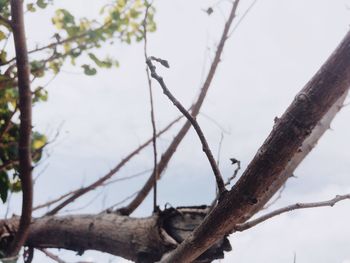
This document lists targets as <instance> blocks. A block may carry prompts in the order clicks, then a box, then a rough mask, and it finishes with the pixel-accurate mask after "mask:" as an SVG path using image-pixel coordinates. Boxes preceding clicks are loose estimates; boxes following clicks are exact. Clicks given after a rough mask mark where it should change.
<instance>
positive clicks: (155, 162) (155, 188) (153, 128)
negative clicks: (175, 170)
mask: <svg viewBox="0 0 350 263" xmlns="http://www.w3.org/2000/svg"><path fill="white" fill-rule="evenodd" d="M145 5H146V11H145V17H144V19H143V22H142V26H143V39H144V46H143V53H144V57H145V61H147V58H148V54H147V17H148V10H149V8H150V7H151V5H152V4H150V3H148V1H145ZM146 75H147V83H148V91H149V102H150V106H151V124H152V132H153V138H152V144H153V174H154V175H155V176H154V183H153V211H154V212H155V211H156V210H157V180H158V165H157V163H158V157H157V155H158V153H157V137H156V134H157V127H156V121H155V114H154V103H153V90H152V79H151V76H150V73H149V70H148V67H147V65H146Z"/></svg>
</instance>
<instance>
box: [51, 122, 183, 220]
mask: <svg viewBox="0 0 350 263" xmlns="http://www.w3.org/2000/svg"><path fill="white" fill-rule="evenodd" d="M181 118H182V116H180V117H178V118H176V119H175V120H173V121H172V122H171V123H169V124H168V125H167V126H166V127H165V128H164V129H162V130H161V131H160V132H158V134H157V137H158V136H160V135H162V134H163V133H164V132H166V131H167V130H169V129H170V128H171V127H172V126H173V125H174V124H175V123H177V122H178V121H179V120H180V119H181ZM152 140H153V137H152V138H151V139H149V140H147V141H146V142H145V143H143V144H142V145H141V146H139V147H138V148H137V149H135V150H134V151H132V152H131V153H129V155H127V156H126V157H125V158H124V159H122V160H121V161H120V163H119V164H118V165H117V166H115V167H114V168H113V169H112V170H111V171H110V172H108V173H107V174H106V175H105V176H103V177H101V178H100V179H98V180H96V181H95V182H93V183H92V184H90V185H88V186H86V187H83V188H80V189H77V190H76V191H73V192H74V193H73V194H72V196H71V197H69V198H68V199H66V200H64V201H63V202H62V203H60V204H59V205H57V206H56V207H55V208H54V209H52V210H51V211H49V212H48V213H47V215H54V214H56V213H57V212H58V211H60V210H61V209H62V208H64V207H65V206H67V205H68V204H70V203H72V202H74V201H75V200H76V199H77V198H79V197H81V196H82V195H84V194H86V193H88V192H90V191H91V190H94V189H96V188H97V187H99V186H101V185H102V184H103V183H104V182H106V181H107V180H108V179H110V178H111V177H112V176H113V175H114V174H115V173H117V172H118V171H119V170H120V169H121V168H122V167H123V166H124V165H125V164H126V163H127V162H128V161H130V159H131V158H132V157H134V156H135V155H137V154H138V153H139V152H140V151H141V150H142V149H144V148H145V147H146V146H147V145H148V144H150V143H151V142H152Z"/></svg>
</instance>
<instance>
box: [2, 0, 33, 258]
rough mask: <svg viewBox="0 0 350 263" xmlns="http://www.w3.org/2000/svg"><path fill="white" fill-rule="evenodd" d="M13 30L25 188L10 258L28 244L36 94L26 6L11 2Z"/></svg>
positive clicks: (12, 0)
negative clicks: (33, 106)
mask: <svg viewBox="0 0 350 263" xmlns="http://www.w3.org/2000/svg"><path fill="white" fill-rule="evenodd" d="M11 17H12V30H13V36H14V43H15V50H16V63H17V71H18V89H19V110H20V131H19V146H18V157H19V177H20V179H21V185H22V193H23V197H22V213H21V219H20V224H19V228H18V232H17V234H16V235H15V239H14V240H13V242H12V243H11V244H10V246H9V248H8V249H7V251H6V255H7V256H15V255H17V254H18V252H19V250H20V249H21V247H22V245H23V244H24V242H25V240H26V238H27V235H28V231H29V226H30V222H31V216H32V204H33V182H32V158H31V130H32V94H31V91H30V79H29V75H30V73H29V64H28V52H27V45H26V37H25V28H24V17H23V2H22V1H21V0H11Z"/></svg>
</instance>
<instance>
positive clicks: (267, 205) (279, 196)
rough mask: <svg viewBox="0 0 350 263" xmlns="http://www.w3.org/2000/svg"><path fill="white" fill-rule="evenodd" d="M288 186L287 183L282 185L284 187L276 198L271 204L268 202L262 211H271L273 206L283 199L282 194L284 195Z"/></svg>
mask: <svg viewBox="0 0 350 263" xmlns="http://www.w3.org/2000/svg"><path fill="white" fill-rule="evenodd" d="M286 184H287V182H285V183H284V184H283V185H282V187H281V188H280V190H279V191H278V193H277V196H276V198H274V199H273V200H272V201H271V202H268V203H267V204H266V205H265V206H264V207H263V208H262V209H261V210H260V211H262V210H266V209H269V208H270V207H271V206H273V205H274V204H276V203H277V201H278V200H280V199H281V197H282V194H283V192H284V190H285V189H286Z"/></svg>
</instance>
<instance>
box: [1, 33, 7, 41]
mask: <svg viewBox="0 0 350 263" xmlns="http://www.w3.org/2000/svg"><path fill="white" fill-rule="evenodd" d="M3 39H6V34H5V33H4V32H3V31H0V41H1V40H3Z"/></svg>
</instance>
